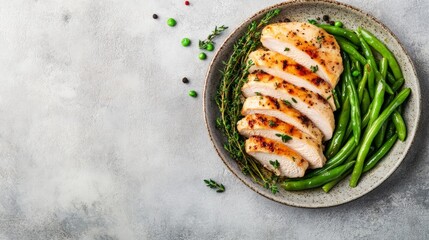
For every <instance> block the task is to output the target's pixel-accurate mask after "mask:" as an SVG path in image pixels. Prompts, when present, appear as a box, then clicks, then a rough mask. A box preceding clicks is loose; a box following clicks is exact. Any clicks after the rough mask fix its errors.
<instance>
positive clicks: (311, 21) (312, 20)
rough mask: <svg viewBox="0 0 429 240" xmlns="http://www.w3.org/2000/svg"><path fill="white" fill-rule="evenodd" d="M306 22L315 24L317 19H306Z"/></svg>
mask: <svg viewBox="0 0 429 240" xmlns="http://www.w3.org/2000/svg"><path fill="white" fill-rule="evenodd" d="M308 23H310V24H313V25H315V24H317V21H316V20H314V19H308Z"/></svg>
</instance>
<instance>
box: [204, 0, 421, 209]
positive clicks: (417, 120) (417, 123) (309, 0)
mask: <svg viewBox="0 0 429 240" xmlns="http://www.w3.org/2000/svg"><path fill="white" fill-rule="evenodd" d="M297 3H324V4H326V3H327V4H334V5H339V6H340V7H343V8H346V9H348V10H351V11H354V12H356V13H358V14H361V15H363V16H364V17H367V18H369V19H371V20H372V21H374V22H376V23H377V24H379V25H380V26H381V27H382V28H383V30H384V31H386V32H388V33H389V34H390V35H391V36H392V37H393V38H394V40H395V41H396V42H397V43H398V45H399V46H400V48H401V51H403V52H404V54H405V56H406V57H407V61H408V62H409V64H410V65H411V68H412V72H413V74H414V75H415V76H416V80H417V81H416V83H415V84H416V90H417V92H413V94H415V95H416V97H417V109H416V114H417V115H416V118H415V128H414V129H413V131H411V132H408V136H407V138H411V141H409V142H408V143H407V144H406V145H405V147H404V152H405V154H404V155H403V156H402V158H401V159H400V160H399V161H398V162H397V163H396V164H395V165H394V166H393V167H392V168H391V169H390V171H388V172H386V174H385V177H384V178H383V179H382V180H380V181H379V182H377V184H375V185H373V186H372V187H371V188H369V189H367V190H366V191H364V192H362V193H360V194H357V195H355V196H354V197H352V198H350V199H347V200H345V201H343V202H341V203H333V204H327V205H324V206H308V205H300V204H294V203H289V202H283V201H280V200H278V199H276V198H274V197H273V195H270V194H268V193H267V192H263V191H260V190H259V189H258V188H255V187H253V186H252V185H251V184H250V183H248V182H247V181H246V180H245V179H244V178H245V177H242V176H240V175H239V173H237V172H236V171H235V170H234V168H233V167H232V166H231V165H230V162H229V161H227V160H226V159H225V158H224V157H223V156H222V153H221V152H220V150H219V149H218V146H217V145H216V143H215V141H214V139H213V133H212V129H211V128H210V127H209V123H208V121H209V119H208V115H207V101H210V99H207V95H208V93H207V91H208V85H209V81H210V79H209V77H210V75H211V73H212V71H216V70H218V69H214V67H213V65H214V63H215V62H216V61H217V58H218V57H219V55H220V53H221V52H222V51H223V48H224V47H225V43H226V42H228V41H229V40H230V39H231V38H232V37H233V36H234V35H235V34H236V32H237V31H238V30H239V29H240V28H241V26H243V25H245V24H246V23H248V22H249V21H251V20H252V19H254V18H257V17H258V16H261V14H264V13H266V12H268V11H270V10H273V9H276V8H280V7H285V6H287V5H293V4H297ZM203 114H204V120H205V125H206V128H207V130H208V133H209V137H210V141H211V142H212V144H213V146H214V148H215V150H216V152H217V154H218V155H219V157H220V158H221V160H222V161H223V163H224V164H225V165H226V166H227V168H228V169H229V171H231V172H232V173H233V174H234V175H235V176H236V177H237V178H238V179H240V181H241V182H242V183H244V184H245V185H246V186H247V187H249V188H250V189H252V190H253V191H255V192H256V193H258V194H260V195H262V196H264V197H266V198H268V199H270V200H272V201H275V202H278V203H281V204H284V205H287V206H292V207H301V208H327V207H334V206H339V205H343V204H346V203H349V202H351V201H354V200H356V199H358V198H360V197H362V196H364V195H366V194H368V193H370V192H371V191H373V190H374V189H376V188H377V187H378V186H380V185H381V184H382V183H383V182H385V181H386V179H388V178H389V177H390V176H391V175H392V174H393V173H394V172H395V171H396V170H397V169H398V167H399V165H400V164H401V163H402V161H403V160H404V159H405V158H406V157H407V155H408V154H409V149H410V148H411V145H413V143H414V141H415V136H416V133H417V130H418V129H419V127H420V116H421V88H420V82H419V79H418V75H417V72H416V69H415V66H414V63H413V61H412V60H411V58H410V56H409V54H408V52H407V51H406V49H405V48H404V46H403V45H402V43H401V42H400V41H399V39H398V37H397V36H396V35H395V34H394V33H393V32H392V31H391V30H390V29H389V28H388V27H387V26H386V25H384V24H383V23H382V22H381V21H379V20H378V19H377V18H375V17H374V16H372V15H370V14H369V13H366V12H364V11H362V10H360V9H358V8H356V7H354V6H351V5H348V4H345V3H340V2H337V1H333V0H291V1H286V2H283V3H278V4H275V5H272V6H269V7H267V8H264V9H262V10H260V11H259V12H257V13H255V14H254V15H253V16H251V17H249V18H248V19H246V20H245V21H243V22H242V23H241V24H240V25H239V26H238V27H236V28H235V29H234V31H233V32H231V33H230V34H229V36H228V37H227V38H226V39H225V40H224V42H223V43H222V45H221V47H220V48H219V49H218V50H217V52H216V54H215V55H214V57H213V59H212V61H211V62H210V64H209V68H208V70H207V73H206V77H205V84H204V92H203ZM250 181H251V180H250Z"/></svg>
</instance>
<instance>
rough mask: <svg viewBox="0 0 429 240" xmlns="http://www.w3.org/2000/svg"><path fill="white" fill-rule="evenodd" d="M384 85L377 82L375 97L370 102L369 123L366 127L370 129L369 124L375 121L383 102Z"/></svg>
mask: <svg viewBox="0 0 429 240" xmlns="http://www.w3.org/2000/svg"><path fill="white" fill-rule="evenodd" d="M384 90H385V88H384V85H383V83H381V82H378V84H377V88H376V90H375V96H374V99H373V102H372V106H371V111H370V115H369V116H370V117H369V123H368V126H370V127H371V124H372V123H373V122H374V121H375V120H376V119H377V117H378V115H379V113H380V110H381V107H382V106H383V102H384Z"/></svg>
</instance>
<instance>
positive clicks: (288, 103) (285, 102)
mask: <svg viewBox="0 0 429 240" xmlns="http://www.w3.org/2000/svg"><path fill="white" fill-rule="evenodd" d="M282 102H283V103H284V104H285V105H286V106H289V107H290V106H292V104H291V103H290V102H289V101H288V100H286V99H283V100H282Z"/></svg>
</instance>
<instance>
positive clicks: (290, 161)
mask: <svg viewBox="0 0 429 240" xmlns="http://www.w3.org/2000/svg"><path fill="white" fill-rule="evenodd" d="M245 149H246V152H247V153H248V154H249V155H250V156H252V157H254V158H255V159H256V160H258V161H259V162H260V163H261V164H262V165H263V166H264V167H266V168H268V169H269V170H271V171H273V172H275V173H276V174H277V175H280V176H283V177H288V178H297V177H302V176H304V174H305V170H307V167H308V162H307V161H306V160H304V159H303V158H302V157H301V156H300V155H299V154H298V153H296V152H295V151H293V150H292V149H290V148H288V147H286V146H285V145H283V144H281V143H278V142H276V141H273V140H271V139H267V138H264V137H261V136H254V137H251V138H249V139H247V140H246V143H245ZM276 160H277V161H278V162H279V166H278V168H274V166H273V165H272V164H271V163H270V161H273V162H275V161H276Z"/></svg>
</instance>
